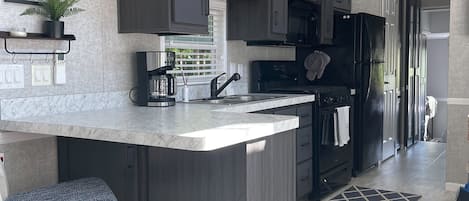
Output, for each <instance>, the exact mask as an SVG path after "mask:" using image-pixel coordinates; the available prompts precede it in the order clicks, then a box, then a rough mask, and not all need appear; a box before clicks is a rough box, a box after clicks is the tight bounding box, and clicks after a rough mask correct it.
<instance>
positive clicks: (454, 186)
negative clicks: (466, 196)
mask: <svg viewBox="0 0 469 201" xmlns="http://www.w3.org/2000/svg"><path fill="white" fill-rule="evenodd" d="M462 186H464V184H458V183H451V182H446V191H451V192H458V191H459V189H460V188H461V187H462Z"/></svg>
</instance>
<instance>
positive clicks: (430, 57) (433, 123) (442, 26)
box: [422, 9, 450, 143]
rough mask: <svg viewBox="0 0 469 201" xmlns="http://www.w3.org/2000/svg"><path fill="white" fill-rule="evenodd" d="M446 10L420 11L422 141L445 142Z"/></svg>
mask: <svg viewBox="0 0 469 201" xmlns="http://www.w3.org/2000/svg"><path fill="white" fill-rule="evenodd" d="M449 18H450V11H449V9H424V10H422V33H423V34H424V35H425V39H426V61H427V65H426V68H427V76H426V80H427V81H426V91H427V92H426V99H427V109H429V110H430V111H428V110H427V112H426V116H425V118H426V119H425V123H426V126H425V127H426V130H425V131H424V137H423V138H424V139H423V140H425V141H433V142H443V143H445V142H446V136H447V127H448V115H447V114H448V103H447V99H448V65H449V20H450V19H449Z"/></svg>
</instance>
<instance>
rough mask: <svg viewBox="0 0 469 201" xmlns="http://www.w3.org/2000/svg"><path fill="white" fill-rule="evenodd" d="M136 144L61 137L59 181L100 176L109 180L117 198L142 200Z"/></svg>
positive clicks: (59, 146)
mask: <svg viewBox="0 0 469 201" xmlns="http://www.w3.org/2000/svg"><path fill="white" fill-rule="evenodd" d="M137 148H138V147H137V146H134V145H126V144H119V143H110V142H100V141H92V140H81V139H73V138H63V137H59V138H58V154H59V180H60V181H61V182H63V181H69V180H74V179H80V178H84V177H98V178H101V179H103V180H104V181H106V183H107V184H108V185H109V187H110V188H111V189H112V191H113V192H114V194H115V195H116V196H117V198H118V200H119V201H120V200H129V201H130V200H134V201H137V200H140V199H139V195H138V194H139V193H138V187H139V185H140V184H139V182H138V163H137V162H138V161H137Z"/></svg>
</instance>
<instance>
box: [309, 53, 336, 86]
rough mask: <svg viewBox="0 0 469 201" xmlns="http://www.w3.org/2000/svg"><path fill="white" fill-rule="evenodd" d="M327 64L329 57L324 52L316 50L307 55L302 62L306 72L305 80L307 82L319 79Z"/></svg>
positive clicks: (329, 60)
mask: <svg viewBox="0 0 469 201" xmlns="http://www.w3.org/2000/svg"><path fill="white" fill-rule="evenodd" d="M329 62H331V57H330V56H329V55H327V54H326V53H325V52H321V51H318V50H316V51H314V52H313V53H311V54H310V55H308V56H307V57H306V59H305V62H304V66H305V69H306V70H308V72H306V78H307V79H308V80H309V81H313V80H316V79H321V77H322V75H323V74H324V70H325V69H326V66H327V64H329Z"/></svg>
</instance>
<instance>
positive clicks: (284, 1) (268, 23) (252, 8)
mask: <svg viewBox="0 0 469 201" xmlns="http://www.w3.org/2000/svg"><path fill="white" fill-rule="evenodd" d="M287 29H288V0H228V40H246V41H261V40H275V41H284V40H286V35H287Z"/></svg>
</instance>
